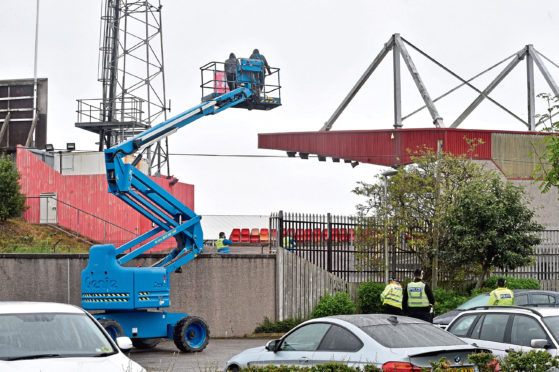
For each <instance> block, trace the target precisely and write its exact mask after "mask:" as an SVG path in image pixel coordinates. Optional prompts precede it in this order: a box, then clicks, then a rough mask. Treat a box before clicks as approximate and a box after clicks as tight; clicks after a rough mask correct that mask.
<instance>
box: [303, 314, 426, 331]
mask: <svg viewBox="0 0 559 372" xmlns="http://www.w3.org/2000/svg"><path fill="white" fill-rule="evenodd" d="M319 319H323V320H330V319H338V320H342V321H345V322H348V323H351V324H353V325H355V326H357V327H359V328H361V327H367V326H377V325H384V324H386V325H394V324H395V322H394V320H396V322H397V323H400V324H412V323H427V322H424V321H423V320H420V319H416V318H410V317H407V316H400V315H390V314H352V315H334V316H328V317H324V318H319ZM319 319H314V320H319Z"/></svg>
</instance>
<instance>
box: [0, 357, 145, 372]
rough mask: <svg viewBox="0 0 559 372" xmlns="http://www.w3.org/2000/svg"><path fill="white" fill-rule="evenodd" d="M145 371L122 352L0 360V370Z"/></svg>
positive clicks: (11, 371)
mask: <svg viewBox="0 0 559 372" xmlns="http://www.w3.org/2000/svg"><path fill="white" fill-rule="evenodd" d="M28 371H41V372H75V371H79V372H98V371H102V372H123V371H126V372H145V371H146V370H145V369H144V368H142V367H141V366H140V365H139V364H138V363H136V362H134V361H132V360H130V359H128V358H127V357H126V356H124V355H123V354H115V355H111V356H108V357H98V358H90V357H87V358H41V359H30V360H14V361H5V360H2V361H0V372H28Z"/></svg>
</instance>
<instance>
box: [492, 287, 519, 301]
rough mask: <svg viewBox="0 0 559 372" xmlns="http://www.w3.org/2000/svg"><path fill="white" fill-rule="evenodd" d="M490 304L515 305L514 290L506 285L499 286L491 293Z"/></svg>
mask: <svg viewBox="0 0 559 372" xmlns="http://www.w3.org/2000/svg"><path fill="white" fill-rule="evenodd" d="M488 305H499V306H512V305H514V292H513V291H511V290H510V289H508V288H504V287H500V288H497V289H495V290H493V291H492V292H491V293H490V294H489V303H488Z"/></svg>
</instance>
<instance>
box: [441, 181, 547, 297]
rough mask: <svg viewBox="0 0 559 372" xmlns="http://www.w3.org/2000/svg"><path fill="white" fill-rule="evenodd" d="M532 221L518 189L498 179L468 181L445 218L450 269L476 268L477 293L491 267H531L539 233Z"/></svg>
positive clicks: (445, 243)
mask: <svg viewBox="0 0 559 372" xmlns="http://www.w3.org/2000/svg"><path fill="white" fill-rule="evenodd" d="M533 217H534V212H533V211H532V210H530V209H529V208H528V207H527V206H526V204H525V201H524V191H523V189H521V188H520V187H518V186H515V185H513V184H512V183H511V182H509V181H506V182H503V181H501V179H499V177H498V176H497V175H491V178H490V180H489V182H479V181H475V182H470V183H468V184H467V185H466V186H465V187H464V188H463V189H462V192H461V193H459V194H458V195H457V198H456V200H455V201H454V202H453V203H452V204H451V205H450V206H449V208H448V209H447V210H446V213H445V214H444V216H443V219H442V223H443V225H444V229H445V232H446V233H445V235H444V247H445V250H444V253H443V254H446V259H447V260H448V262H451V263H452V265H453V266H456V267H460V266H466V265H467V266H469V267H476V266H477V268H478V281H477V284H476V288H480V287H481V284H482V283H483V280H484V279H485V277H486V276H488V274H489V273H490V272H491V270H492V269H494V268H500V269H509V270H513V269H516V268H517V267H520V266H524V265H528V264H530V263H532V262H533V259H534V257H533V254H534V252H533V246H534V245H537V244H539V243H540V240H541V239H540V237H539V236H538V233H539V232H540V231H542V230H543V226H541V225H540V224H538V223H536V222H534V221H533V220H532V219H533Z"/></svg>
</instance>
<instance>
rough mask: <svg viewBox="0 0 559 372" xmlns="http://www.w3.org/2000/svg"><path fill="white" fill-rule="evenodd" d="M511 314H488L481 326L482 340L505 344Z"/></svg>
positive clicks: (480, 336) (480, 335) (480, 337)
mask: <svg viewBox="0 0 559 372" xmlns="http://www.w3.org/2000/svg"><path fill="white" fill-rule="evenodd" d="M508 321H509V314H486V315H485V318H484V319H483V324H482V325H481V331H480V334H479V339H480V340H487V341H494V342H504V341H505V330H506V328H507V323H508Z"/></svg>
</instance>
